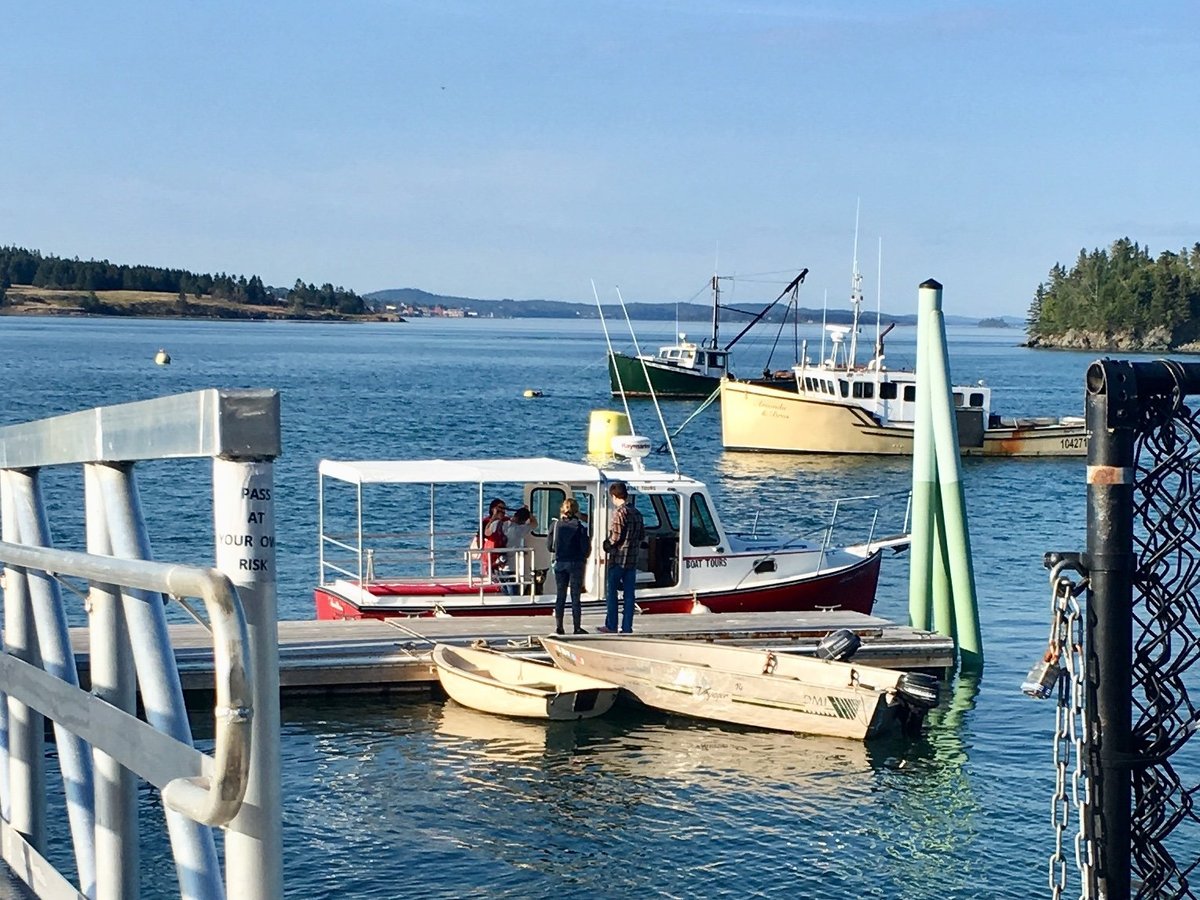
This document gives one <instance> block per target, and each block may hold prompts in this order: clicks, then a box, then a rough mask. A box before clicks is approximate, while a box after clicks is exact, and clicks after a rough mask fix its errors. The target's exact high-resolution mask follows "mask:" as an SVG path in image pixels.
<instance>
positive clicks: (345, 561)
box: [321, 530, 537, 594]
mask: <svg viewBox="0 0 1200 900" xmlns="http://www.w3.org/2000/svg"><path fill="white" fill-rule="evenodd" d="M321 541H322V544H323V546H324V547H325V552H324V554H323V556H322V563H321V564H322V567H323V569H322V572H321V577H322V582H323V583H326V584H328V583H332V582H333V581H336V580H338V579H345V580H347V581H349V582H351V583H357V584H361V585H363V586H366V585H370V584H378V583H391V582H404V581H416V580H421V581H427V580H430V579H438V578H443V579H447V580H453V581H455V582H457V583H465V584H467V585H468V586H470V587H479V588H480V589H482V588H483V587H484V586H486V585H489V584H492V583H494V582H495V581H496V580H498V579H497V577H493V573H494V574H495V575H496V576H501V575H502V576H503V577H501V578H499V580H502V581H503V582H504V583H506V584H511V585H515V586H516V589H517V590H518V592H519V593H522V594H525V593H533V589H534V587H535V586H536V581H537V578H536V572H535V557H534V550H533V548H532V547H519V548H508V547H479V546H478V544H479V540H478V533H477V532H475V531H461V530H460V531H435V532H429V531H396V532H363V533H361V534H359V533H358V532H355V533H353V534H348V533H346V534H339V533H327V534H323V535H321ZM485 560H486V563H485Z"/></svg>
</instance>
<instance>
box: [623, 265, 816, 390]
mask: <svg viewBox="0 0 1200 900" xmlns="http://www.w3.org/2000/svg"><path fill="white" fill-rule="evenodd" d="M807 274H808V269H804V270H803V271H801V272H800V274H799V275H797V276H796V277H795V278H794V279H792V282H791V283H790V284H789V285H788V286H787V287H786V288H784V289H783V292H782V293H780V295H779V296H778V297H776V298H775V299H774V300H772V301H771V302H770V303H768V304H767V305H766V306H765V307H764V308H763V309H762V311H760V312H759V313H758V314H757V315H754V318H753V319H752V320H751V321H750V323H749V324H748V325H747V326H746V327H745V328H743V329H742V330H741V331H740V332H739V333H738V335H737V337H735V338H734V339H733V340H731V341H730V342H729V343H728V344H726V345H725V346H724V347H722V346H721V345H720V343H719V341H718V340H717V335H718V329H719V327H720V310H721V309H730V310H732V311H734V312H740V313H743V314H747V315H749V313H746V311H745V310H739V309H734V308H733V307H722V306H721V303H720V297H721V279H720V278H719V277H718V276H716V275H714V276H713V278H712V296H713V320H712V336H711V337H710V338H707V339H705V340H704V341H702V342H701V343H699V344H697V343H694V342H691V341H689V340H688V339H687V335H686V334H680V335H679V342H678V343H676V344H669V345H667V346H664V347H659V348H658V352H657V353H654V354H642V355H641V356H630V355H629V354H626V353H619V352H617V351H615V350H611V349H610V350H609V354H608V380H609V386H610V388H611V390H612V395H613V396H614V397H619V396H621V395H622V394H624V395H625V396H626V397H649V396H651V395H652V394H653V395H654V396H657V397H659V398H660V399H663V400H703V399H705V398H707V397H710V396H712V395H713V394H714V393H715V392H716V391H717V389H718V387H719V386H720V384H721V379H723V378H725V377H726V376H727V375H730V374H731V373H730V370H729V357H730V353H729V351H730V348H732V347H733V345H734V344H736V343H737V342H738V341H739V340H741V338H742V336H743V335H745V334H746V332H748V331H749V330H750V329H751V328H752V327H753V326H754V325H755V324H756V323H757V322H758V321H759V320H760V319H762V317H763V316H765V315H766V314H767V313H768V312H769V311H770V309H771V308H772V307H773V306H775V304H776V303H778V302H779V301H780V300H782V299H783V298H784V297H785V296H788V295H790V296H791V301H790V302H792V303H794V302H795V299H796V296H797V294H798V292H799V289H800V285H801V284H802V283H803V282H804V277H805V276H806V275H807ZM745 380H747V381H749V382H750V383H751V384H761V385H766V386H768V387H784V386H787V385H791V386H793V387H794V386H795V380H796V377H795V375H794V374H793V373H792V372H791V371H790V370H788V371H782V372H771V371H765V372H763V373H762V377H760V378H756V379H745Z"/></svg>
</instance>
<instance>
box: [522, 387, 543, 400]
mask: <svg viewBox="0 0 1200 900" xmlns="http://www.w3.org/2000/svg"><path fill="white" fill-rule="evenodd" d="M525 396H526V397H529V398H533V397H540V396H542V392H541V391H539V390H537V389H536V388H528V389H527V390H526V391H525Z"/></svg>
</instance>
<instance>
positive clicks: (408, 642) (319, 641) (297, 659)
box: [71, 611, 953, 697]
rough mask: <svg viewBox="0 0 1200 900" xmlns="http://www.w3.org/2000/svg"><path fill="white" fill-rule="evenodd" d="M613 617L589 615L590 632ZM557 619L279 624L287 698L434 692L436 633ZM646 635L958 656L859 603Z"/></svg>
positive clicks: (524, 647) (946, 643) (519, 641)
mask: <svg viewBox="0 0 1200 900" xmlns="http://www.w3.org/2000/svg"><path fill="white" fill-rule="evenodd" d="M602 624H603V618H602V617H600V616H597V615H592V616H588V615H585V616H584V621H583V626H584V628H586V629H587V630H588V631H590V632H593V633H594V632H595V631H596V629H597V628H598V627H599V626H600V625H602ZM550 626H551V620H550V619H549V617H547V616H528V617H526V616H520V617H518V616H496V617H489V618H482V617H470V618H467V617H463V618H412V619H407V618H406V619H393V620H390V621H372V620H361V619H360V620H334V621H328V620H325V621H318V620H315V619H312V620H303V621H281V622H280V623H279V681H280V688H281V691H282V693H283V695H284V696H285V697H287V696H295V695H312V694H341V693H351V692H360V693H361V692H367V693H388V692H391V691H425V692H428V691H430V690H431V689H432V688H433V687H434V686H435V685H436V684H437V680H438V677H437V670H436V669H435V668H434V666H433V661H432V659H431V658H430V650H431V649H432V642H434V641H439V642H444V643H450V644H458V645H464V646H465V645H469V644H471V643H472V642H474V641H477V640H484V641H487V642H488V644H489V645H490V646H492V647H496V648H499V649H512V650H514V651H516V652H521V651H525V652H527V653H529V654H530V655H532V656H537V657H540V658H545V657H546V654H545V651H543V650H542V648H541V645H540V644H539V643H538V642H537V637H538V636H539V635H542V634H545V633H546V632H547V628H548V627H550ZM635 628H636V633H637V635H638V636H639V637H660V638H676V639H687V640H705V641H716V642H721V643H729V644H732V645H737V646H750V647H761V648H769V649H773V650H776V651H779V652H794V653H812V652H813V650H814V649H815V647H816V644H817V642H818V641H819V640H820V639H821V638H822V637H824V636H825V635H826V634H827V633H829V632H830V631H832V630H835V629H838V628H849V629H852V630H853V631H855V632H856V633H857V634H858V635H859V636H860V637H861V638H862V641H863V646H862V649H861V650H859V652H858V654H857V655H856V656H855V659H856V660H860V661H862V662H867V663H871V664H872V665H878V666H886V667H889V668H902V669H930V670H934V669H943V668H946V667H948V666H950V665H952V664H953V642H952V641H951V640H950V639H949V638H947V637H943V636H942V635H939V634H932V633H930V632H925V631H917V630H916V629H913V628H909V627H907V626H905V625H897V624H895V623H893V622H889V621H887V620H886V619H881V618H878V617H876V616H868V615H863V614H861V613H853V612H841V611H835V612H805V613H799V612H783V613H737V614H734V613H730V614H723V615H718V614H710V615H684V614H660V615H654V616H643V617H639V618H638V620H637V622H636V625H635ZM170 632H171V643H172V645H173V646H174V648H175V657H176V660H177V661H178V664H179V670H180V677H181V680H182V682H183V687H184V691H185V692H186V693H188V694H191V695H193V696H195V695H204V694H206V693H210V692H211V690H212V650H211V638H210V636H209V634H208V632H207V631H206V630H205V629H204V628H202V627H201V626H200V625H194V624H184V625H171V626H170ZM71 641H72V644H73V646H74V649H75V654H76V660H77V662H78V666H79V670H80V679H81V681H82V683H83V684H85V685H87V684H89V683H90V681H89V678H88V675H89V660H88V632H87V629H86V628H73V629H71Z"/></svg>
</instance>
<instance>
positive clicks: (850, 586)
mask: <svg viewBox="0 0 1200 900" xmlns="http://www.w3.org/2000/svg"><path fill="white" fill-rule="evenodd" d="M880 559H881V556H880V554H879V553H873V554H872V555H871V556H869V557H867V558H866V559H864V560H863V561H862V562H861V563H856V564H855V565H853V566H850V567H849V568H846V569H839V570H838V571H836V572H831V573H829V574H824V575H817V576H815V577H812V578H808V579H806V580H804V581H800V582H793V583H791V584H784V585H773V586H771V587H766V588H746V589H740V590H731V591H719V592H715V593H711V594H704V593H696V594H682V595H676V596H673V597H654V598H651V597H647V598H645V599H639V600H638V608H639V609H640V610H641V611H642V612H646V613H687V612H691V611H692V609H693V607H694V605H695V603H696V602H698V603H702V604H703V605H704V606H705V607H707V609H708V610H709V611H710V612H714V613H734V612H791V611H795V612H804V611H808V610H818V609H844V610H850V611H852V612H861V613H870V612H871V608H872V606H873V605H874V603H875V588H876V586H877V584H878V582H879V565H880ZM429 587H433V586H432V585H430V586H429ZM476 591H478V588H476ZM426 593H427V592H425V591H422V592H421V596H424V595H425V594H426ZM412 594H416V592H412ZM443 596H446V595H443ZM314 598H315V600H316V607H317V618H318V619H388V618H392V617H395V616H432V615H433V614H434V604H433V603H432V602H430V601H418V602H414V603H402V602H397V603H396V604H395V605H393V606H387V607H365V608H364V607H360V606H358V605H356V604H355V603H353V602H352V601H350V600H348V599H346V598H345V597H343V596H341V595H340V594H338V593H336V592H334V591H332V590H329V589H326V588H317V589H316V591H315V592H314ZM396 600H397V601H400V600H401V598H400V597H396ZM584 607H585V608H586V609H592V610H594V609H603V608H604V602H603V601H602V600H593V601H591V602H588V603H585V604H584ZM553 608H554V604H553V603H552V602H546V601H543V602H541V603H512V604H508V603H505V604H499V603H481V604H479V605H476V606H458V605H454V606H447V607H443V611H444V612H446V613H449V614H450V615H453V616H529V615H549V614H550V613H551V611H552V610H553Z"/></svg>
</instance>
